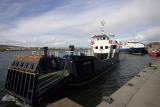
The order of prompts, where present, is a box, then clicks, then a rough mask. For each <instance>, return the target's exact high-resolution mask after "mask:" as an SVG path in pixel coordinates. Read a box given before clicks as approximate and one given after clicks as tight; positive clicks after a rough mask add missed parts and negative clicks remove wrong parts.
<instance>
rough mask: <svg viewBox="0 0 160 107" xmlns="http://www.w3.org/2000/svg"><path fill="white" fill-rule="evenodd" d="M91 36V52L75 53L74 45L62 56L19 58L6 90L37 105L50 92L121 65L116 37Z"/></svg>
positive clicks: (90, 78)
mask: <svg viewBox="0 0 160 107" xmlns="http://www.w3.org/2000/svg"><path fill="white" fill-rule="evenodd" d="M102 28H103V29H101V31H102V33H101V34H100V35H94V36H92V37H91V42H90V46H91V49H90V50H86V51H78V52H77V51H76V50H75V49H74V46H73V45H71V46H70V47H69V50H68V51H66V52H65V53H66V54H65V55H64V56H63V57H59V56H58V54H57V52H56V54H51V55H50V54H49V51H48V47H44V52H43V54H42V55H41V54H35V55H18V56H16V59H15V60H14V61H13V63H12V64H11V66H10V67H9V68H8V73H7V77H6V82H5V89H6V91H7V92H8V93H9V94H10V95H12V96H14V97H16V98H17V99H19V100H21V101H23V102H25V103H28V104H30V105H33V106H37V105H38V103H39V102H40V100H42V99H43V98H44V96H46V95H47V94H48V93H49V92H52V93H54V92H55V91H56V90H58V89H59V88H62V86H64V85H70V86H81V85H84V84H87V83H89V82H91V81H92V80H94V79H95V78H97V77H98V76H100V75H103V73H106V72H108V71H111V69H112V68H114V66H116V64H117V63H118V62H119V48H118V43H117V41H116V39H115V38H114V35H113V34H112V35H111V34H108V35H106V34H105V33H104V25H103V24H102Z"/></svg>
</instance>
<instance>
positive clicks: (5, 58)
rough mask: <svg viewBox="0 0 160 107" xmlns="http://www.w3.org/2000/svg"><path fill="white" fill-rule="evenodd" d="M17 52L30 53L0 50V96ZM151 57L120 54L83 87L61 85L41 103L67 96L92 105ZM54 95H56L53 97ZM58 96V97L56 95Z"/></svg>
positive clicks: (2, 93)
mask: <svg viewBox="0 0 160 107" xmlns="http://www.w3.org/2000/svg"><path fill="white" fill-rule="evenodd" d="M17 54H31V52H29V51H12V52H0V73H1V75H0V96H1V97H2V96H3V95H5V94H6V93H5V91H4V81H5V77H6V73H7V68H8V66H9V65H10V64H11V63H12V61H13V60H14V58H15V55H17ZM151 61H152V59H151V58H150V57H149V56H148V55H130V54H120V62H119V63H118V64H117V65H116V66H115V67H114V69H112V70H111V71H109V72H107V73H105V74H104V75H103V76H101V77H99V78H98V79H96V80H94V81H93V82H92V83H90V84H87V85H85V86H83V87H78V88H77V87H76V88H75V87H68V86H66V87H63V88H62V89H60V90H59V91H58V92H57V93H56V94H54V95H52V96H50V97H48V98H47V99H46V100H45V101H43V104H42V105H45V104H46V103H49V102H51V101H53V100H58V99H59V98H63V97H68V98H70V99H71V100H73V101H74V102H77V103H79V104H80V105H83V106H85V107H94V106H95V105H97V104H98V103H100V101H101V99H102V96H108V95H111V94H112V93H113V92H115V91H116V90H117V89H118V88H120V87H121V86H122V85H124V84H125V83H126V82H127V81H128V80H130V79H131V78H132V77H133V76H135V75H136V74H137V73H139V71H140V70H142V69H143V68H144V66H145V65H146V64H148V63H149V62H151ZM55 96H56V97H55ZM57 96H58V97H57Z"/></svg>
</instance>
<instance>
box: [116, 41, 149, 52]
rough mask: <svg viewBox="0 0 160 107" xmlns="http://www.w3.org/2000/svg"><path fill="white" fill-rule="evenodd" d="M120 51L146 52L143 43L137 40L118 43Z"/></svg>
mask: <svg viewBox="0 0 160 107" xmlns="http://www.w3.org/2000/svg"><path fill="white" fill-rule="evenodd" d="M119 47H120V52H124V53H131V54H146V53H147V50H146V49H145V45H144V44H143V43H141V42H138V41H135V40H134V41H127V42H123V43H121V44H119Z"/></svg>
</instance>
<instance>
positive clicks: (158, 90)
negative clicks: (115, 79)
mask: <svg viewBox="0 0 160 107" xmlns="http://www.w3.org/2000/svg"><path fill="white" fill-rule="evenodd" d="M97 107H160V59H157V60H156V61H154V62H153V63H152V64H151V66H148V67H145V68H144V69H143V70H142V71H141V72H140V73H139V74H138V75H136V76H135V77H134V78H133V79H131V80H130V81H128V82H127V83H126V84H125V85H124V86H122V87H121V88H120V89H119V90H117V91H116V92H115V93H113V94H112V95H111V96H104V97H103V101H102V102H101V103H100V104H99V105H97Z"/></svg>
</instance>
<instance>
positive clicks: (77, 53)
mask: <svg viewBox="0 0 160 107" xmlns="http://www.w3.org/2000/svg"><path fill="white" fill-rule="evenodd" d="M65 55H78V56H81V55H85V56H93V51H92V50H81V51H65Z"/></svg>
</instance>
